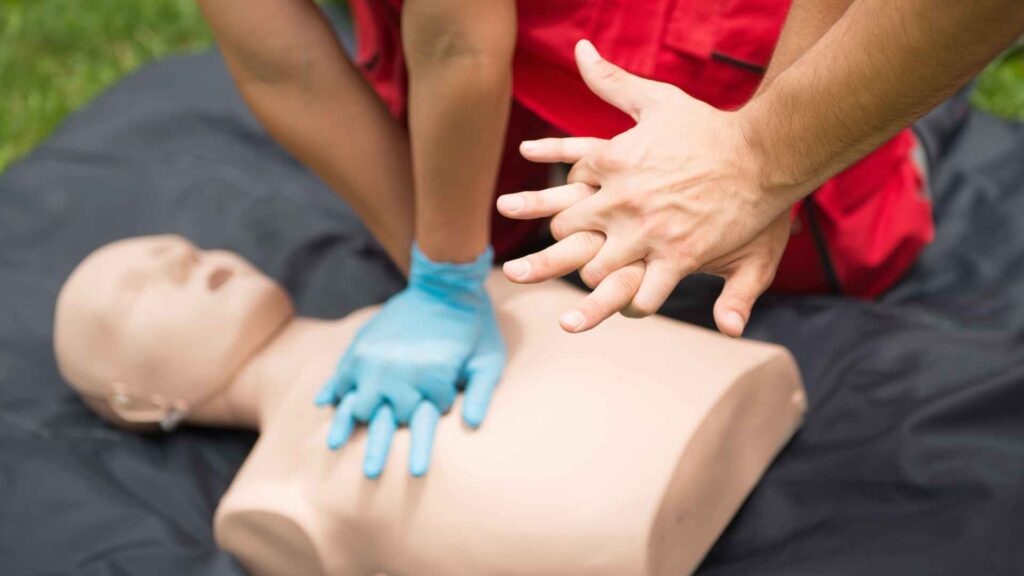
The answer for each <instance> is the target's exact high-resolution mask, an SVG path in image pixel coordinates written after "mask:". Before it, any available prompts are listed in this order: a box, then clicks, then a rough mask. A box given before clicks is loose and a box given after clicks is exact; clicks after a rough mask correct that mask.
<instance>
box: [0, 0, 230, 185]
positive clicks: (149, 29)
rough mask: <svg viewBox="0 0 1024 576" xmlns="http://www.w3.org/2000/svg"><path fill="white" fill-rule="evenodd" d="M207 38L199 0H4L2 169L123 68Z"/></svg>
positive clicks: (0, 21) (0, 8) (0, 30)
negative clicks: (198, 3) (197, 1)
mask: <svg viewBox="0 0 1024 576" xmlns="http://www.w3.org/2000/svg"><path fill="white" fill-rule="evenodd" d="M210 42H211V35H210V32H209V30H208V28H207V26H206V24H205V22H204V21H203V19H202V16H201V14H200V13H199V9H198V8H197V7H196V4H195V1H194V0H0V171H3V169H4V168H5V167H6V166H7V165H8V164H9V163H10V162H12V161H13V160H15V159H16V158H18V157H19V156H21V155H22V154H24V153H26V152H27V151H28V150H29V149H31V148H32V147H33V146H34V145H35V144H36V143H38V142H39V141H40V140H42V139H43V138H45V137H46V136H47V135H48V134H50V132H52V131H53V129H54V128H55V127H56V126H57V125H58V124H59V123H60V121H61V120H62V119H63V118H64V117H65V116H66V115H67V114H68V113H69V112H71V111H73V110H75V109H77V108H78V107H80V106H81V105H82V104H84V103H86V102H88V101H89V100H90V99H92V98H93V97H94V96H95V95H96V94H97V93H99V92H100V91H101V90H103V89H104V88H105V87H107V86H109V85H110V84H111V83H112V82H114V81H116V80H117V79H118V78H120V77H121V76H123V75H124V74H125V73H127V72H129V71H131V70H134V69H135V68H138V67H139V66H140V65H142V64H144V63H145V62H148V61H150V60H152V59H154V58H157V57H159V56H163V55H165V54H169V53H173V52H187V51H193V50H199V49H202V48H204V47H206V46H208V45H209V44H210Z"/></svg>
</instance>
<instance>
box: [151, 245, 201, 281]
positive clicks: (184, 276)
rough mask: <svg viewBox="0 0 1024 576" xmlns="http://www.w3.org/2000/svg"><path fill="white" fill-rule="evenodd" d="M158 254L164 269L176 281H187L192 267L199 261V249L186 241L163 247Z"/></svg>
mask: <svg viewBox="0 0 1024 576" xmlns="http://www.w3.org/2000/svg"><path fill="white" fill-rule="evenodd" d="M158 256H159V257H160V259H161V261H162V262H161V264H162V265H161V268H162V269H163V271H164V272H166V273H167V274H168V275H169V276H170V277H171V278H172V279H173V280H175V281H176V282H185V281H187V280H188V276H189V272H190V271H191V270H192V267H193V266H195V265H196V264H198V263H199V251H198V250H196V249H195V248H194V247H192V246H189V245H188V244H186V243H184V242H182V243H174V244H169V245H167V246H165V247H163V249H162V250H160V251H159V254H158Z"/></svg>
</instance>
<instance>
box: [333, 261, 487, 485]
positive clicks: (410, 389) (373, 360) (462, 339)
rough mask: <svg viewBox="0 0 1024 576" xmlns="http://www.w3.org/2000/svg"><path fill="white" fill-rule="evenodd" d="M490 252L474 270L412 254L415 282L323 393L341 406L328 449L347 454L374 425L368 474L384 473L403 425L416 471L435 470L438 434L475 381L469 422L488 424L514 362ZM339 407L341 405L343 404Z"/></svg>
mask: <svg viewBox="0 0 1024 576" xmlns="http://www.w3.org/2000/svg"><path fill="white" fill-rule="evenodd" d="M492 254H493V253H492V251H491V249H490V248H488V249H487V251H485V252H484V253H483V254H482V255H480V256H479V257H478V258H477V259H476V260H475V261H474V262H471V263H469V264H450V263H437V262H433V261H431V260H430V259H429V258H427V257H426V255H424V254H423V253H422V252H421V251H420V250H419V248H418V247H415V246H414V247H413V252H412V266H411V269H410V273H409V285H408V287H406V289H405V290H403V291H402V292H400V293H398V294H396V295H395V296H394V297H392V298H391V299H390V300H388V301H387V302H386V303H385V304H384V306H383V308H381V310H380V311H379V312H378V313H377V314H376V315H375V316H374V317H373V318H371V319H370V320H369V321H368V322H367V323H366V325H364V326H363V328H362V329H361V330H360V331H359V333H358V334H356V337H355V339H354V340H353V341H352V344H351V345H350V346H349V349H348V351H346V353H345V355H344V356H343V357H342V359H341V361H340V362H339V363H338V368H337V370H336V371H335V374H334V375H333V376H332V377H331V379H330V380H328V381H327V383H326V384H325V385H324V387H323V388H322V389H321V390H320V393H319V394H318V395H317V399H316V403H317V404H318V405H320V406H324V405H329V404H330V405H338V411H337V413H336V415H335V418H334V422H333V424H332V426H331V430H330V432H329V433H328V446H330V447H331V448H332V449H337V448H339V447H341V446H342V445H343V444H344V443H345V442H346V441H347V440H348V437H349V435H350V434H351V431H352V428H353V426H354V424H355V422H369V423H370V429H369V441H368V444H367V452H366V459H365V462H364V472H365V474H366V476H367V477H369V478H375V477H377V476H379V475H380V473H381V471H382V470H383V466H384V462H385V461H386V460H387V452H388V449H389V447H390V445H391V437H392V435H393V433H394V430H395V427H396V424H410V426H411V432H412V449H411V451H410V459H409V471H410V472H411V473H412V474H413V475H415V476H421V475H423V474H424V473H426V471H427V468H428V467H429V464H430V451H431V447H432V444H433V436H434V429H435V427H436V425H437V421H438V420H439V418H440V414H442V413H444V412H447V411H448V410H449V409H450V408H451V405H452V402H453V401H454V399H455V394H456V384H457V383H458V382H460V381H464V382H466V401H465V403H464V405H463V419H464V420H465V421H466V423H467V424H469V425H470V426H473V427H476V426H479V425H480V423H481V421H482V420H483V417H484V414H485V413H486V411H487V406H488V404H489V402H490V397H491V392H492V391H493V389H494V387H495V386H496V385H497V383H498V380H499V378H500V377H501V372H502V370H503V368H504V365H505V346H504V342H503V341H502V338H501V333H500V332H499V330H498V326H497V322H496V321H495V319H494V311H493V309H492V307H491V302H490V299H489V298H488V296H487V293H486V291H485V290H484V287H483V283H484V280H485V279H486V278H487V274H488V272H489V271H490V268H491V260H492ZM339 403H340V404H339Z"/></svg>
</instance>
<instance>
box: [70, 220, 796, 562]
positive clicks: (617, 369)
mask: <svg viewBox="0 0 1024 576" xmlns="http://www.w3.org/2000/svg"><path fill="white" fill-rule="evenodd" d="M488 289H489V291H490V293H491V295H492V297H493V300H494V304H495V309H496V311H497V313H498V316H499V322H500V324H501V330H502V333H503V334H504V336H505V339H506V341H507V343H508V349H509V361H508V365H507V367H506V370H505V374H504V377H503V379H502V382H501V384H500V386H499V388H498V390H497V391H496V392H495V395H494V398H493V401H492V405H491V410H490V412H489V414H488V416H487V419H486V421H485V423H484V425H483V426H482V427H481V428H480V429H478V430H470V429H468V428H467V427H466V426H465V425H464V424H463V423H462V421H461V418H460V417H459V413H460V412H459V410H460V406H459V405H458V403H457V404H456V406H455V407H454V408H453V410H452V412H451V413H449V415H448V416H446V417H444V418H442V420H441V423H440V425H439V427H438V430H437V435H436V439H435V445H434V454H433V461H432V464H431V468H430V472H429V473H428V474H427V475H426V476H425V477H423V478H413V477H411V476H410V475H409V474H408V472H407V471H406V460H407V458H408V443H409V438H408V436H407V433H406V431H405V430H400V431H399V432H398V433H397V434H396V436H395V441H394V444H393V446H392V448H391V452H390V455H389V463H388V465H387V467H386V469H385V472H384V475H383V476H382V477H381V478H379V479H377V480H367V479H366V478H364V477H363V474H362V458H363V453H364V450H365V434H364V433H363V431H362V430H360V431H358V432H357V433H356V434H354V436H353V438H352V439H351V440H350V441H349V443H348V444H347V445H345V446H344V447H343V448H342V449H340V450H338V451H331V450H328V448H327V446H326V437H327V430H328V427H329V424H330V419H331V417H332V415H333V410H330V409H323V408H316V407H315V406H314V405H313V398H314V396H315V394H316V392H317V390H318V389H319V387H320V385H321V384H322V383H323V382H324V381H325V380H326V379H327V377H328V376H329V375H330V374H331V373H332V371H333V369H334V367H335V365H336V364H337V361H338V359H339V358H340V356H341V354H342V353H343V352H344V351H345V348H346V346H347V345H348V342H349V341H350V340H351V338H352V337H353V335H354V334H355V332H356V330H358V328H359V327H360V325H361V324H362V323H363V322H365V321H366V320H367V318H368V317H369V316H370V315H371V314H372V313H373V310H372V309H366V310H361V311H359V312H356V313H354V314H352V315H350V316H348V317H346V318H343V319H340V320H330V321H328V320H319V319H312V318H302V317H296V316H295V313H294V308H293V306H292V304H291V301H290V299H289V298H288V295H287V294H286V293H285V292H284V291H283V290H282V289H281V287H280V286H278V285H277V284H276V283H275V282H274V281H272V280H271V279H269V278H268V277H266V276H265V275H263V274H261V273H260V272H259V271H258V270H256V269H255V268H254V267H253V266H252V265H250V264H249V263H248V262H246V261H245V260H243V259H242V258H240V257H239V256H237V255H235V254H231V253H228V252H223V251H200V250H198V249H197V248H196V247H195V246H193V245H192V244H191V243H189V242H188V241H187V240H185V239H184V238H181V237H178V236H152V237H143V238H132V239H127V240H121V241H118V242H115V243H112V244H109V245H107V246H104V247H102V248H100V249H99V250H97V251H96V252H94V253H93V254H91V255H90V256H89V257H88V258H86V259H85V260H84V261H83V262H82V263H81V264H80V265H79V266H78V267H77V268H76V269H75V271H74V272H73V273H72V275H71V277H70V278H69V279H68V280H67V282H66V284H65V285H64V287H63V289H62V290H61V293H60V296H59V298H58V302H57V311H56V325H55V330H54V340H55V342H54V344H55V349H56V353H57V360H58V365H59V368H60V371H61V374H62V375H63V376H64V378H65V379H66V380H67V381H68V383H70V384H71V385H72V386H73V387H74V388H75V390H77V391H78V393H79V394H80V395H81V397H82V399H83V400H84V401H85V402H86V403H87V404H88V405H89V406H90V407H91V408H92V409H93V410H94V411H96V413H98V414H99V415H100V416H102V417H103V418H105V419H106V420H108V421H110V422H112V423H113V424H115V425H118V426H121V427H125V428H129V429H132V430H139V431H158V430H159V429H160V424H163V425H164V428H167V429H170V428H172V427H173V426H174V425H176V424H178V423H179V422H180V423H181V424H182V425H204V426H225V427H241V428H251V429H257V430H259V431H260V437H259V440H258V441H257V443H256V445H255V447H254V448H253V450H252V452H251V453H250V455H249V457H248V459H247V460H246V462H245V464H244V465H243V466H242V468H241V469H240V470H239V472H238V475H237V476H236V478H235V480H234V482H233V484H232V485H231V488H230V489H229V490H228V492H227V493H226V494H225V495H224V497H223V499H222V500H221V502H220V505H219V507H218V509H217V513H216V516H215V518H214V532H215V536H216V539H217V542H218V544H219V545H220V546H221V547H222V548H224V549H226V550H227V551H229V552H231V553H232V554H234V555H235V556H236V557H237V558H239V560H240V561H241V562H242V563H243V564H244V565H245V567H246V568H247V569H248V570H249V571H250V572H251V573H253V574H271V575H277V574H282V575H284V574H289V575H290V574H324V575H327V574H330V575H334V574H337V575H360V576H362V575H367V576H378V575H387V576H435V575H436V576H453V575H456V576H457V575H465V576H490V575H495V576H497V575H505V574H508V575H516V576H553V575H559V576H561V575H571V576H589V575H594V576H597V575H606V576H630V575H637V576H639V575H663V574H664V575H673V576H675V575H678V574H684V573H687V572H691V571H693V570H694V569H695V568H696V567H697V565H698V564H699V562H700V560H701V558H703V556H704V554H705V553H706V552H707V551H708V549H709V548H710V547H711V545H712V544H713V543H714V541H715V539H716V538H717V537H718V536H719V534H720V533H721V532H722V530H723V529H724V528H725V526H726V524H727V523H728V522H729V520H730V519H731V518H732V516H733V515H734V514H735V512H736V510H737V509H738V508H739V506H740V505H741V504H742V502H743V500H744V499H745V498H746V496H747V495H748V494H749V492H750V491H751V490H752V489H753V487H754V485H755V484H756V482H757V481H758V479H759V478H760V477H761V475H762V474H763V473H764V471H765V469H766V468H767V466H768V464H769V463H770V462H771V460H772V458H773V457H774V456H775V454H776V453H777V452H778V451H779V449H780V448H781V447H782V446H783V445H784V444H785V442H786V441H787V440H788V439H789V437H790V436H791V435H792V434H793V432H794V431H795V430H796V428H797V426H798V425H799V422H800V419H801V417H802V415H803V412H804V409H805V403H804V394H803V389H802V386H801V383H800V378H799V374H798V372H797V369H796V366H795V363H794V362H793V360H792V358H791V356H790V355H789V354H788V353H787V352H786V351H785V350H784V349H782V348H779V347H777V346H772V345H767V344H761V343H755V342H750V341H745V340H730V339H728V338H725V337H723V336H720V335H717V334H715V333H712V332H710V331H707V330H704V329H701V328H696V327H692V326H689V325H686V324H683V323H680V322H676V321H672V320H668V319H665V318H660V317H655V318H650V319H645V320H641V321H637V320H628V319H625V318H621V317H616V318H612V319H610V320H609V321H607V322H606V323H605V324H603V325H602V326H601V327H599V328H597V329H595V330H593V331H591V332H587V333H585V334H578V335H571V334H566V333H564V332H562V331H561V330H560V329H559V327H558V325H557V321H556V318H558V314H559V313H560V312H561V311H563V310H565V309H567V308H569V307H570V306H571V305H572V304H573V303H575V302H576V300H577V299H578V298H579V296H580V294H579V292H578V291H577V290H576V289H574V288H572V287H569V286H567V285H565V284H562V283H559V282H550V283H547V284H542V285H539V286H528V287H522V286H515V285H512V284H510V283H508V282H507V281H505V280H504V279H503V278H502V277H501V276H500V275H499V274H497V273H495V274H493V275H492V277H491V278H490V280H489V281H488Z"/></svg>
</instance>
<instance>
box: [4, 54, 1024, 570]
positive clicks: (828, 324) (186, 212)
mask: <svg viewBox="0 0 1024 576" xmlns="http://www.w3.org/2000/svg"><path fill="white" fill-rule="evenodd" d="M919 128H920V129H921V131H922V133H923V134H924V135H925V137H926V141H927V143H928V145H929V151H930V152H931V154H932V167H933V170H932V174H931V177H932V188H933V193H934V198H935V209H936V217H937V220H938V236H937V239H936V242H935V244H934V245H933V246H931V247H930V248H929V249H928V251H927V252H926V253H925V254H924V256H923V257H922V258H921V260H920V262H919V263H918V265H917V266H916V267H915V268H914V269H913V271H912V272H911V273H910V274H909V276H908V277H907V278H906V279H905V280H904V281H903V282H902V283H901V284H900V285H899V286H897V287H896V288H895V289H893V290H892V291H891V292H890V293H889V294H887V295H886V296H885V297H884V298H882V300H881V301H880V302H876V303H869V302H861V301H855V300H849V299H842V298H838V297H816V298H807V297H803V298H797V297H780V296H768V297H766V298H765V299H764V301H763V302H762V303H761V305H760V306H759V307H758V309H757V311H756V313H755V315H754V318H753V321H752V324H751V326H750V328H749V330H748V335H749V336H750V337H753V338H758V339H763V340H769V341H773V342H778V343H781V344H783V345H785V346H787V347H789V348H790V349H791V350H792V351H793V353H794V354H795V355H796V357H797V359H798V361H799V363H800V367H801V370H802V372H803V375H804V378H805V380H806V384H807V388H808V392H809V399H810V403H811V410H810V412H809V414H808V417H807V421H806V424H805V425H804V427H803V429H802V430H801V431H800V432H799V433H798V435H797V436H796V437H795V438H794V440H793V441H792V442H791V443H790V445H789V446H788V447H787V448H786V449H785V450H784V452H783V453H782V454H781V455H780V456H779V458H778V460H777V461H776V463H775V464H774V465H773V466H772V468H771V469H770V471H769V472H768V474H767V475H766V477H765V478H764V481H763V482H761V484H760V485H759V486H758V487H757V489H756V490H755V491H754V493H753V494H752V495H751V496H750V498H749V500H748V501H747V503H746V504H745V505H744V507H743V509H742V510H741V511H740V513H739V515H738V516H737V517H736V518H735V520H734V521H733V522H732V524H731V525H730V527H729V529H728V530H727V531H726V533H725V534H724V535H723V536H722V538H721V539H720V540H719V542H718V544H717V545H716V546H715V547H714V549H713V550H712V552H711V553H710V555H709V556H708V558H707V559H706V561H705V562H704V564H703V566H702V568H701V573H702V574H707V575H715V576H726V575H728V576H732V575H748V574H769V575H775V574H778V575H787V576H793V575H802V574H807V575H815V576H817V575H821V574H843V575H845V574H849V575H862V574H901V575H902V574H951V575H954V574H955V575H961V574H1020V573H1022V572H1024V537H1022V536H1021V534H1022V532H1024V531H1022V528H1024V347H1022V345H1021V344H1022V335H1024V334H1022V328H1024V161H1022V160H1024V127H1022V126H1021V125H1012V124H1008V123H1004V122H1002V121H999V120H996V119H994V118H991V117H988V116H985V115H983V114H981V113H978V112H974V111H970V110H969V109H968V108H967V107H966V106H965V105H964V104H963V101H962V99H955V100H953V101H951V102H950V103H948V104H947V105H945V106H944V107H942V108H940V109H939V110H938V111H936V112H935V113H933V114H932V115H931V116H929V117H928V118H927V119H926V120H925V121H923V122H921V123H919ZM352 137H353V138H358V137H359V135H358V134H353V135H352ZM164 232H176V233H180V234H183V235H185V236H187V237H189V238H190V239H192V240H193V241H195V242H196V243H198V244H199V245H200V246H202V247H204V248H227V249H230V250H234V251H237V252H239V253H241V254H243V255H244V256H246V257H247V258H249V259H250V260H252V261H253V262H254V263H255V264H256V265H257V266H259V267H260V268H261V269H263V270H265V271H267V272H268V273H269V274H270V275H272V276H273V277H275V278H277V279H278V280H279V281H281V282H282V283H283V284H284V286H286V287H287V289H288V291H289V292H290V293H291V294H292V295H293V297H294V298H295V300H296V302H297V305H298V307H299V310H300V312H301V313H302V314H306V315H314V316H323V317H339V316H342V315H344V314H346V313H348V312H350V311H352V310H354V309H356V308H359V307H361V306H364V305H367V304H370V303H374V302H379V301H381V300H383V299H384V298H386V297H387V296H388V295H390V294H391V293H393V292H394V291H396V290H398V289H400V287H401V285H402V281H401V278H400V276H399V275H398V274H397V273H396V272H395V271H394V269H393V268H392V267H391V266H390V265H388V264H387V262H386V260H385V258H384V257H383V255H382V252H381V250H380V248H379V247H378V246H377V244H376V243H375V242H374V241H373V240H372V238H370V237H369V235H368V234H367V232H366V230H365V229H364V228H363V227H362V226H361V225H360V224H359V223H358V221H357V220H356V219H355V217H354V215H353V213H352V212H351V210H350V209H349V208H348V207H346V206H345V205H344V204H343V203H342V202H341V201H340V200H338V198H337V197H336V196H335V195H334V194H332V193H331V192H330V191H329V190H328V189H327V188H326V187H325V186H324V185H323V184H322V183H321V182H319V181H318V180H317V179H316V178H315V177H313V176H311V175H310V174H309V173H308V172H306V171H305V170H304V169H303V168H302V167H301V166H299V165H298V164H297V163H296V162H295V161H294V160H293V159H291V158H290V157H289V156H288V155H287V154H285V153H284V152H282V150H281V149H279V148H278V147H277V146H276V145H275V144H274V143H273V142H272V141H271V140H269V139H268V137H267V136H266V134H265V133H264V132H263V131H262V129H261V128H260V127H259V125H258V124H257V123H256V122H255V121H254V119H253V118H252V117H251V116H250V115H249V113H248V112H247V111H246V109H245V106H244V105H243V103H242V101H241V99H240V98H239V96H238V95H237V93H236V92H235V90H234V87H233V85H232V83H231V81H230V79H229V78H228V76H227V74H226V72H225V70H224V67H223V63H222V61H221V60H220V58H219V57H218V56H217V55H216V54H206V55H199V56H190V57H181V58H176V59H172V60H168V61H165V62H162V63H159V64H156V65H153V66H150V67H148V68H146V69H145V70H143V71H142V72H140V73H138V74H136V75H134V76H132V77H130V78H128V79H127V80H125V81H123V82H122V83H121V84H120V85H118V86H117V87H116V88H115V89H113V90H111V91H110V92H109V93H107V94H106V95H104V96H103V97H101V98H99V99H98V100H97V101H95V102H94V103H93V104H92V105H90V106H89V107H88V108H87V109H85V110H83V111H82V112H80V113H78V114H77V115H75V116H74V117H72V118H71V119H70V120H69V121H68V122H67V123H66V124H65V125H64V126H63V128H62V129H61V130H60V132H59V133H58V134H56V135H55V136H53V137H52V138H50V140H49V141H48V142H46V143H45V144H43V145H42V146H41V147H39V148H38V149H37V150H36V151H35V152H34V153H32V154H31V155H30V156H29V157H28V158H26V159H25V160H23V161H22V162H20V163H18V164H16V165H15V166H13V167H12V168H10V169H9V170H8V171H7V172H6V173H5V174H3V176H2V177H0V574H5V575H20V574H58V573H60V574H69V573H73V574H147V575H157V574H209V575H214V574H216V575H227V574H241V573H242V569H241V568H240V566H239V565H238V564H237V563H236V562H235V561H234V560H233V559H232V558H231V557H229V556H228V555H227V554H226V553H224V552H221V551H219V550H218V549H217V548H216V546H215V544H214V542H213V538H212V532H211V518H212V515H213V511H214V509H215V507H216V505H217V501H218V499H219V498H220V496H221V495H222V494H223V492H224V490H225V489H226V488H227V486H228V484H229V482H230V481H231V478H232V476H233V475H234V473H235V471H236V469H237V468H238V466H239V465H240V463H241V462H242V460H243V459H244V458H245V456H246V453H247V451H248V450H249V448H250V447H251V445H252V442H253V439H254V436H253V435H252V434H251V433H244V432H229V431H217V430H195V429H184V430H181V431H178V432H176V433H174V434H172V435H168V436H154V437H146V436H139V435H135V434H130V433H124V432H121V431H119V430H116V429H114V428H111V427H109V426H107V425H105V424H104V423H103V422H101V421H100V420H99V419H98V418H96V417H95V416H93V415H92V414H91V413H90V412H89V410H88V409H87V408H86V407H85V406H84V405H83V404H82V403H81V402H80V401H79V400H78V399H77V398H76V396H75V394H74V393H73V392H72V391H71V390H70V389H69V388H68V387H67V386H66V385H65V384H64V383H63V382H62V381H61V379H60V378H59V376H58V374H57V371H56V368H55V365H54V358H53V353H52V349H51V337H52V320H53V305H54V300H55V297H56V295H57V291H58V289H59V287H60V285H61V283H62V281H63V280H64V279H65V278H66V276H67V275H68V273H69V272H70V271H71V269H72V268H73V267H74V265H75V264H76V263H77V262H78V261H79V260H80V259H81V258H83V257H84V256H85V255H86V254H88V253H89V252H90V251H91V250H93V249H95V248H96V247H98V246H100V245H102V244H104V243H106V242H109V241H111V240H114V239H117V238H122V237H126V236H134V235H142V234H154V233H164ZM685 284H688V285H689V286H685ZM714 288H715V284H714V283H710V284H709V283H706V282H687V283H684V287H683V288H681V289H680V290H679V291H677V294H676V295H675V297H674V298H673V300H672V302H671V303H670V304H669V305H668V306H667V307H666V309H665V311H666V312H667V313H668V314H670V315H673V316H676V317H680V318H683V319H688V320H690V321H695V322H698V323H707V322H708V318H709V310H710V301H709V297H710V296H711V295H713V290H714ZM552 321H554V320H552ZM692 385H699V383H692ZM666 409H669V410H670V409H671V407H666ZM481 513H486V511H481Z"/></svg>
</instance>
